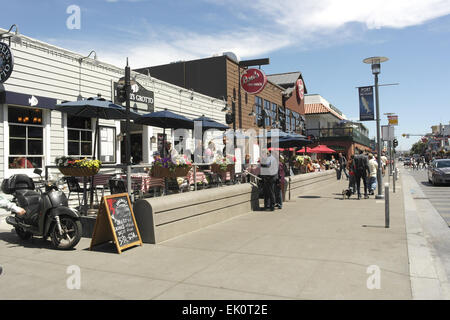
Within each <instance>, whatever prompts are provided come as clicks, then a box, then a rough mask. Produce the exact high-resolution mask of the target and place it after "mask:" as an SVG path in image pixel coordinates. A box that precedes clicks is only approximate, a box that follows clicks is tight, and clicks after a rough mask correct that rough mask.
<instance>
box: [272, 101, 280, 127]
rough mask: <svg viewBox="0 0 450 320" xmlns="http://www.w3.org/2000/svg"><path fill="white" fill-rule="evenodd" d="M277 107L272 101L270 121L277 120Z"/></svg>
mask: <svg viewBox="0 0 450 320" xmlns="http://www.w3.org/2000/svg"><path fill="white" fill-rule="evenodd" d="M277 109H278V106H277V104H276V103H272V115H271V116H272V123H273V122H275V121H278V117H277Z"/></svg>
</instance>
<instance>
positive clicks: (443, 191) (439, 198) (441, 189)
mask: <svg viewBox="0 0 450 320" xmlns="http://www.w3.org/2000/svg"><path fill="white" fill-rule="evenodd" d="M408 172H409V174H411V175H412V176H413V177H414V178H415V179H416V181H417V183H418V184H419V186H420V187H421V189H422V191H423V193H424V194H425V198H426V200H429V201H430V202H431V204H432V205H433V207H434V208H435V209H436V211H437V212H439V214H440V215H441V216H442V218H443V219H444V220H445V222H447V224H448V225H449V226H450V185H439V186H433V185H432V184H431V183H429V182H428V178H427V171H426V170H410V169H408Z"/></svg>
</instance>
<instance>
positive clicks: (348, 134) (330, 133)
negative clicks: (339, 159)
mask: <svg viewBox="0 0 450 320" xmlns="http://www.w3.org/2000/svg"><path fill="white" fill-rule="evenodd" d="M306 135H307V136H310V135H312V136H314V137H315V138H317V139H323V140H326V139H347V140H352V141H354V142H357V143H360V144H362V145H365V146H367V147H372V146H374V145H375V142H374V141H373V140H371V139H370V138H369V137H367V136H366V135H364V134H363V133H361V131H359V130H358V129H355V128H351V127H343V128H316V129H307V130H306Z"/></svg>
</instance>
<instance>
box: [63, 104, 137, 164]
mask: <svg viewBox="0 0 450 320" xmlns="http://www.w3.org/2000/svg"><path fill="white" fill-rule="evenodd" d="M55 109H56V110H58V111H61V112H64V113H67V114H70V115H73V116H77V117H87V118H96V124H95V135H94V149H93V152H92V155H93V158H94V159H96V157H95V153H96V151H97V150H96V149H97V148H96V144H97V141H98V136H99V131H98V119H115V120H118V119H126V116H127V113H126V109H125V108H124V107H122V106H119V105H117V104H114V103H113V102H112V101H109V100H106V99H105V98H101V97H92V98H87V99H85V100H80V101H71V102H62V103H60V104H57V105H56V106H55ZM138 117H139V114H137V113H136V112H134V111H131V110H130V119H132V120H134V119H137V118H138Z"/></svg>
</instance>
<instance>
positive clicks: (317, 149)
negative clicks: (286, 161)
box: [311, 144, 336, 153]
mask: <svg viewBox="0 0 450 320" xmlns="http://www.w3.org/2000/svg"><path fill="white" fill-rule="evenodd" d="M311 153H336V151H335V150H333V149H330V148H328V147H327V146H326V145H324V144H319V145H318V146H317V147H315V148H312V149H311Z"/></svg>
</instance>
